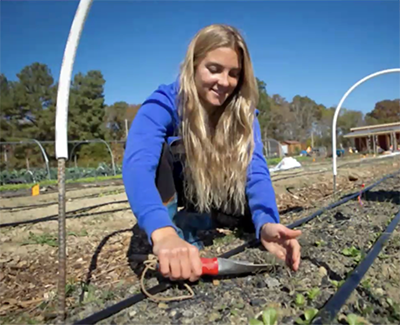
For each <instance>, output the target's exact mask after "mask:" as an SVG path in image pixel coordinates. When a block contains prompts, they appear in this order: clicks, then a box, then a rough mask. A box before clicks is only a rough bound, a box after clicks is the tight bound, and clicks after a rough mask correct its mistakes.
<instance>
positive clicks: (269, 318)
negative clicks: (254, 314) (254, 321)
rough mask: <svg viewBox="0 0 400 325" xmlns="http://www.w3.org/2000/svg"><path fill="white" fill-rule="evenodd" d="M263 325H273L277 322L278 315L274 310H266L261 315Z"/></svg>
mask: <svg viewBox="0 0 400 325" xmlns="http://www.w3.org/2000/svg"><path fill="white" fill-rule="evenodd" d="M262 319H263V322H264V325H275V324H276V323H277V321H278V313H277V312H276V310H275V309H274V308H268V309H267V310H264V311H263V313H262Z"/></svg>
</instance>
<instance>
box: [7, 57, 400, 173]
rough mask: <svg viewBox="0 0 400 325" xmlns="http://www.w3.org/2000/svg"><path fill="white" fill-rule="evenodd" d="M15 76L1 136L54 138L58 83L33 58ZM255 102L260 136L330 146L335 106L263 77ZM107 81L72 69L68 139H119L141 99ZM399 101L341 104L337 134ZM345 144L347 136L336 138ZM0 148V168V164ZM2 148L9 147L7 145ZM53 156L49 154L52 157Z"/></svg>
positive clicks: (392, 109)
mask: <svg viewBox="0 0 400 325" xmlns="http://www.w3.org/2000/svg"><path fill="white" fill-rule="evenodd" d="M16 77H17V79H16V80H15V81H11V80H9V79H8V78H7V77H6V76H5V75H4V74H1V75H0V114H1V115H0V128H1V134H0V141H2V142H10V141H20V140H25V139H36V140H39V141H53V140H54V137H55V113H56V99H57V89H58V83H57V82H55V80H54V78H53V76H52V74H51V71H50V69H49V67H48V66H47V65H46V64H43V63H38V62H35V63H32V64H31V65H28V66H26V67H24V68H23V69H22V70H21V71H20V72H19V73H18V74H17V75H16ZM257 82H258V87H259V92H260V101H259V105H258V109H259V110H260V115H259V119H260V125H261V129H262V134H263V137H264V138H273V139H276V140H297V141H300V142H303V143H306V144H310V143H311V138H313V142H314V146H327V147H329V146H330V139H331V124H332V118H333V113H334V111H335V108H334V107H325V106H324V105H323V104H320V103H316V102H315V101H314V100H313V99H311V98H309V97H307V96H300V95H297V96H295V97H293V98H292V99H291V100H290V101H289V100H287V99H286V98H284V97H282V96H281V95H279V94H269V93H268V91H267V85H266V83H265V82H264V81H262V80H260V79H257ZM105 83H106V80H105V78H104V76H103V74H102V72H101V71H99V70H91V71H88V72H87V73H86V74H84V73H81V72H79V73H77V74H76V75H74V77H73V80H72V82H71V89H70V98H69V111H68V139H69V140H91V139H103V140H106V141H110V140H124V139H125V119H126V120H127V121H128V123H129V124H130V123H131V121H132V120H133V119H134V117H135V115H136V113H137V111H138V109H139V108H140V104H132V103H126V102H124V101H118V102H115V103H113V104H112V105H106V104H105V98H104V97H105V95H104V85H105ZM399 103H400V100H399V99H396V100H389V99H384V100H382V101H380V102H378V103H376V104H375V108H374V109H373V111H372V112H370V113H368V114H366V115H364V114H363V113H362V112H359V111H355V110H351V109H346V108H343V109H342V111H341V115H340V117H339V119H338V130H339V134H345V133H347V132H349V130H350V128H351V127H356V126H361V125H366V124H379V123H388V122H397V121H399V119H400V106H399ZM339 140H340V141H342V143H343V144H344V145H348V144H349V143H348V140H346V139H339ZM4 150H6V148H5V147H4V146H1V151H2V168H4V163H5V162H4V157H3V156H4V155H3V153H4ZM7 150H9V151H10V148H8V149H7ZM113 150H115V151H117V152H118V153H117V154H116V158H117V161H119V162H120V161H121V159H122V155H123V145H120V146H119V147H118V145H117V144H115V145H114V147H113ZM46 151H47V154H48V156H49V157H50V158H54V156H55V154H54V146H49V145H47V146H46ZM77 154H78V155H79V159H80V161H84V160H85V159H86V160H87V165H88V166H89V165H90V164H94V163H97V162H98V161H108V160H107V159H109V158H108V156H107V151H106V150H105V148H104V147H103V145H102V144H96V145H90V146H89V145H87V146H81V147H80V148H78V150H77ZM26 155H28V156H29V157H30V158H29V159H31V160H32V162H35V161H36V162H37V164H41V162H42V158H41V156H40V151H39V149H38V148H35V146H32V145H19V146H14V147H13V148H12V149H11V155H9V156H8V159H9V160H10V161H11V160H13V164H14V165H15V166H16V168H21V167H24V166H25V160H26ZM53 160H54V159H53Z"/></svg>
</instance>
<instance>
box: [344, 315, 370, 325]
mask: <svg viewBox="0 0 400 325" xmlns="http://www.w3.org/2000/svg"><path fill="white" fill-rule="evenodd" d="M341 319H343V320H345V321H346V323H347V324H348V325H365V324H368V323H367V322H366V321H365V320H364V319H363V318H362V317H360V316H357V315H356V314H348V315H346V316H342V317H341Z"/></svg>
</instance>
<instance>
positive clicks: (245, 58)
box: [178, 24, 258, 214]
mask: <svg viewBox="0 0 400 325" xmlns="http://www.w3.org/2000/svg"><path fill="white" fill-rule="evenodd" d="M219 47H229V48H232V49H234V50H236V51H238V53H239V55H240V61H241V75H240V78H239V82H238V85H237V88H236V89H235V91H234V92H233V94H232V95H231V96H230V97H229V98H228V99H227V100H226V102H225V103H224V105H223V106H224V107H223V113H222V115H221V116H220V118H219V120H218V123H217V124H216V127H215V129H213V128H211V127H210V124H209V118H208V115H207V112H206V110H205V109H204V107H203V106H202V104H201V102H200V100H199V96H198V93H197V89H196V85H195V81H194V76H195V71H196V68H197V66H198V65H199V63H200V62H201V60H202V59H203V58H205V56H206V54H207V53H208V52H209V51H213V50H215V49H217V48H219ZM179 84H180V87H179V91H178V107H179V114H180V116H181V118H182V123H181V126H180V133H181V135H182V139H183V144H184V148H185V153H186V156H185V160H184V161H185V166H184V179H185V196H186V198H187V199H188V200H189V201H191V202H192V204H194V206H195V207H196V208H197V209H198V210H199V211H201V212H210V211H211V209H212V208H216V209H222V210H223V211H225V212H226V213H240V214H243V213H244V210H245V204H246V191H245V187H246V180H247V168H248V165H249V163H250V161H251V158H252V153H253V148H254V143H253V142H254V141H253V121H254V114H255V106H256V105H257V103H258V87H257V82H256V79H255V77H254V73H253V67H252V63H251V60H250V55H249V51H248V48H247V45H246V43H245V41H244V39H243V37H242V36H241V35H240V33H239V31H238V30H237V29H235V28H234V27H231V26H227V25H222V24H215V25H210V26H207V27H205V28H203V29H202V30H200V31H199V32H198V33H197V34H196V35H195V37H194V38H193V39H192V41H191V42H190V44H189V47H188V50H187V53H186V57H185V59H184V61H183V62H182V64H181V69H180V76H179Z"/></svg>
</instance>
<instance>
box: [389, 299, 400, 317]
mask: <svg viewBox="0 0 400 325" xmlns="http://www.w3.org/2000/svg"><path fill="white" fill-rule="evenodd" d="M386 302H387V303H388V305H389V311H390V316H391V318H394V319H395V320H397V321H400V304H398V303H395V302H394V301H393V300H392V299H391V298H386Z"/></svg>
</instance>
